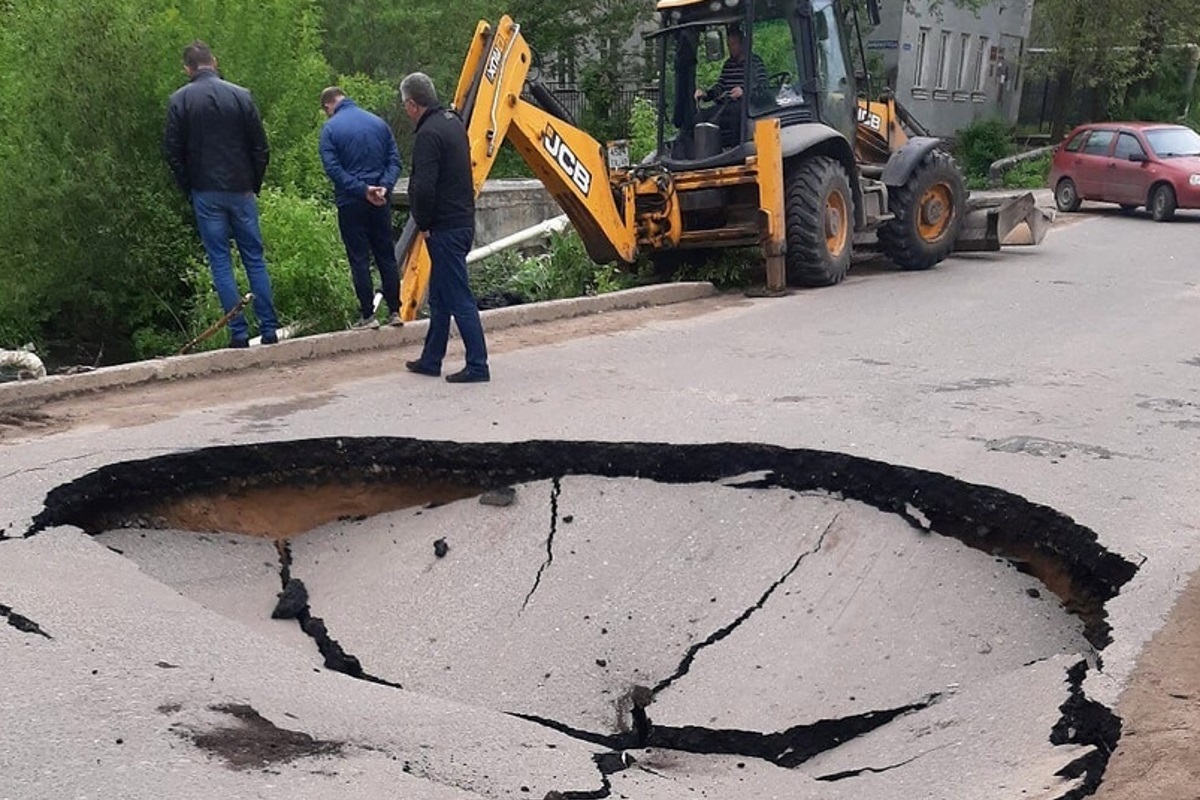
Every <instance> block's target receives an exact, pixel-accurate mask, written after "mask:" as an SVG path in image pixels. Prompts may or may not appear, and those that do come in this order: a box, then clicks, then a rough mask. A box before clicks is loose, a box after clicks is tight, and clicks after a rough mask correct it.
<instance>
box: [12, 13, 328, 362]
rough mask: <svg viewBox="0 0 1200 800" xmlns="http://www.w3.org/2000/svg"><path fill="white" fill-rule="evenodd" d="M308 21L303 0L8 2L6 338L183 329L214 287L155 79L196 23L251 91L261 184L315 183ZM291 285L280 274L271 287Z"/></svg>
mask: <svg viewBox="0 0 1200 800" xmlns="http://www.w3.org/2000/svg"><path fill="white" fill-rule="evenodd" d="M317 23H318V16H317V13H316V6H315V4H314V2H313V0H273V2H271V3H269V4H259V3H251V2H249V1H248V0H222V1H221V2H217V0H188V1H187V2H175V0H41V2H37V3H33V2H31V3H15V4H12V6H11V7H9V8H6V10H5V19H4V24H3V25H0V103H3V107H4V113H3V114H0V143H2V144H0V181H2V183H0V239H2V240H3V241H4V242H5V247H4V248H3V249H0V281H3V285H4V286H5V288H6V291H5V292H4V293H3V298H2V299H0V337H3V340H0V342H2V344H3V345H8V344H9V343H10V340H12V341H19V342H25V341H30V340H32V341H35V342H37V343H39V344H40V345H41V350H42V352H46V353H48V355H49V357H50V359H51V361H52V362H71V363H78V362H86V363H94V362H113V361H121V360H127V359H130V358H139V357H146V356H150V355H156V354H159V353H164V352H170V351H172V350H173V349H174V348H175V347H176V346H177V345H178V344H181V343H182V341H183V340H184V339H185V337H186V336H187V333H188V331H190V330H192V329H193V327H194V326H193V321H194V320H195V319H197V318H198V317H201V316H203V314H202V313H201V309H202V307H204V306H205V304H207V303H210V302H213V299H212V297H211V295H212V290H211V288H209V286H208V279H207V270H206V268H204V267H203V253H202V250H201V248H200V246H199V242H198V239H197V237H196V234H195V231H194V224H193V221H192V215H191V210H190V209H189V208H188V207H187V206H186V204H185V202H184V201H183V198H182V197H181V196H180V195H179V193H178V191H177V190H176V189H175V188H174V186H173V185H172V183H171V179H170V175H169V171H168V170H167V168H166V166H165V165H164V164H163V161H162V144H161V142H162V132H163V124H164V122H165V107H166V102H167V97H168V95H169V94H170V93H171V92H172V91H173V90H174V89H176V88H178V87H179V86H180V85H182V83H183V82H184V80H185V78H184V76H183V73H182V69H181V65H180V57H181V54H182V51H183V47H184V46H185V45H186V44H187V43H188V42H189V41H191V40H192V39H194V38H197V37H199V38H203V39H205V40H206V41H208V42H209V44H211V45H212V46H213V48H214V51H215V52H216V54H217V57H218V59H219V63H220V68H221V71H222V74H223V75H224V76H225V77H227V78H228V79H230V80H233V81H235V82H237V83H241V84H242V85H244V86H247V87H248V88H249V89H250V90H251V91H252V92H253V94H254V96H255V99H256V101H257V102H258V105H259V107H260V109H261V111H262V114H263V119H264V124H265V125H266V127H267V131H268V137H269V141H270V143H271V147H272V159H271V167H270V169H269V170H268V173H267V181H268V184H270V185H274V186H277V187H283V188H284V189H286V190H287V191H289V192H293V193H296V194H304V195H317V194H323V193H325V192H326V191H327V180H326V179H325V177H324V175H323V173H322V172H321V170H320V168H319V164H318V161H317V154H316V132H317V130H319V127H320V124H321V117H320V114H319V111H318V108H317V98H318V96H319V93H320V90H321V88H322V87H323V86H325V85H327V84H328V83H329V82H330V75H331V73H330V70H329V67H328V65H327V64H326V63H325V61H324V59H323V57H322V56H321V54H320V50H319V28H318V25H317ZM289 235H290V234H289ZM267 247H268V252H270V248H271V241H270V237H269V236H268V242H267ZM199 270H202V271H203V278H202V280H200V283H199V284H198V283H197V279H196V277H195V276H196V273H197V272H198V271H199ZM288 302H290V298H288V295H287V292H286V291H285V292H284V294H283V297H282V298H281V305H282V304H284V303H288ZM281 311H283V312H285V313H286V311H287V309H286V306H284V307H282V308H281Z"/></svg>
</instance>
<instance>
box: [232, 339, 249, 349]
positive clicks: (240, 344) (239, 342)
mask: <svg viewBox="0 0 1200 800" xmlns="http://www.w3.org/2000/svg"><path fill="white" fill-rule="evenodd" d="M229 346H230V347H232V348H233V349H234V350H243V349H245V348H247V347H249V346H250V340H249V339H230V340H229Z"/></svg>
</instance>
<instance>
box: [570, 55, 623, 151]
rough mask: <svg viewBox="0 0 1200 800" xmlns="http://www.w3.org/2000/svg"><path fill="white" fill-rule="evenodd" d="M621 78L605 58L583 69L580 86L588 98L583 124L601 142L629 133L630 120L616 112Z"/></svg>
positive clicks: (582, 116)
mask: <svg viewBox="0 0 1200 800" xmlns="http://www.w3.org/2000/svg"><path fill="white" fill-rule="evenodd" d="M618 87H619V82H618V74H617V71H616V68H615V67H613V66H612V65H609V64H605V63H603V62H599V63H595V64H589V65H588V66H587V67H586V68H585V69H584V71H583V79H582V80H581V81H580V82H579V88H580V89H582V90H583V94H584V97H586V98H587V105H585V106H584V109H583V113H582V114H581V115H580V119H579V124H580V127H582V128H583V129H584V130H586V131H587V132H588V133H590V134H591V135H592V136H593V137H594V138H595V139H597V140H598V141H600V142H607V141H611V140H613V139H620V138H622V137H624V136H625V135H626V128H627V122H628V120H626V119H623V118H622V117H621V116H620V115H618V114H617V113H615V112H616V104H617V92H618Z"/></svg>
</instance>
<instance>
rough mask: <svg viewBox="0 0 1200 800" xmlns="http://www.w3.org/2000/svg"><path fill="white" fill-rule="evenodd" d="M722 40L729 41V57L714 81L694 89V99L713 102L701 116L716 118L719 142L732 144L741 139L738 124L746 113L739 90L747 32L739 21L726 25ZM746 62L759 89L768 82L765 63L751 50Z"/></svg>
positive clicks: (706, 119) (743, 81) (743, 82)
mask: <svg viewBox="0 0 1200 800" xmlns="http://www.w3.org/2000/svg"><path fill="white" fill-rule="evenodd" d="M725 40H726V41H727V42H728V43H729V58H727V59H725V64H724V66H722V67H721V74H720V75H719V76H717V82H716V83H715V84H713V85H712V86H710V87H709V88H707V89H696V100H697V101H700V100H703V101H705V102H709V103H716V105H715V106H713V107H712V109H710V110H709V112H708V114H707V115H704V114H703V113H702V114H701V120H702V121H704V122H716V123H717V125H719V126H720V128H721V145H722V146H723V147H733V146H735V145H737V144H739V143H740V142H741V140H742V137H741V136H740V135H739V132H738V125H739V124H741V120H742V119H743V117H744V116H745V115H744V113H743V112H744V105H745V104H744V102H743V98H742V93H743V91H744V88H743V87H744V86H745V85H746V62H747V58H746V36H745V34H744V33H742V27H741V25H730V26H729V27H728V28H726V30H725ZM749 63H750V66H751V68H752V69H753V70H754V81H753V86H754V87H757V89H758V90H760V91H761V90H762V89H763V88H765V87H766V85H767V67H766V65H765V64H764V63H763V60H762V59H761V58H759V56H758V54H757V53H751V54H750V58H749ZM714 117H715V119H714Z"/></svg>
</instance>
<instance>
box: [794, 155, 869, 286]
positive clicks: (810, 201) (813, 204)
mask: <svg viewBox="0 0 1200 800" xmlns="http://www.w3.org/2000/svg"><path fill="white" fill-rule="evenodd" d="M785 204H786V208H785V216H786V218H787V257H786V264H787V279H788V283H790V284H793V285H797V286H832V285H833V284H835V283H839V282H840V281H841V280H842V279H843V278H845V277H846V272H847V271H848V270H849V269H850V251H851V248H852V240H853V232H854V200H853V199H852V196H851V194H850V180H849V179H848V178H847V177H846V170H845V169H844V168H843V167H842V165H841V164H840V163H838V161H836V160H835V159H832V158H829V157H828V156H814V157H812V158H806V159H804V160H803V161H801V162H800V163H799V164H797V165H796V166H795V167H794V168H792V169H790V170H789V171H788V173H787V197H786V200H785Z"/></svg>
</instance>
